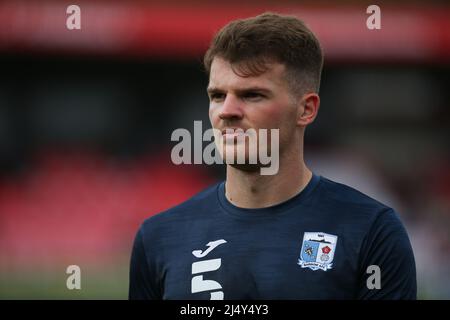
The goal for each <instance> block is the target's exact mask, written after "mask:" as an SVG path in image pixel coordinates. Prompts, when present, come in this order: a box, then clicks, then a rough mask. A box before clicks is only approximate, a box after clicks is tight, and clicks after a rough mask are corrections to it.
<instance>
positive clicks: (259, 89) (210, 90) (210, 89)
mask: <svg viewBox="0 0 450 320" xmlns="http://www.w3.org/2000/svg"><path fill="white" fill-rule="evenodd" d="M206 91H207V92H208V94H213V93H223V92H224V90H222V89H220V88H217V87H208V88H206ZM235 91H236V92H237V93H238V94H243V93H246V92H249V91H250V92H251V91H257V92H262V93H267V94H269V93H271V92H272V91H271V90H270V89H267V88H263V87H248V88H242V89H237V90H235Z"/></svg>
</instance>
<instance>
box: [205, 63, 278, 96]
mask: <svg viewBox="0 0 450 320" xmlns="http://www.w3.org/2000/svg"><path fill="white" fill-rule="evenodd" d="M267 66H268V68H267V70H266V71H265V72H264V73H262V74H259V75H256V76H245V77H244V76H242V75H239V74H236V73H235V71H234V70H233V68H232V65H231V63H230V62H229V61H226V60H224V59H222V58H219V57H215V58H214V60H213V62H212V64H211V72H210V76H209V87H214V88H221V89H230V90H231V89H242V88H245V87H254V86H258V87H265V88H267V89H278V88H280V87H284V86H286V80H285V66H284V65H283V64H281V63H278V62H272V63H270V64H268V65H267Z"/></svg>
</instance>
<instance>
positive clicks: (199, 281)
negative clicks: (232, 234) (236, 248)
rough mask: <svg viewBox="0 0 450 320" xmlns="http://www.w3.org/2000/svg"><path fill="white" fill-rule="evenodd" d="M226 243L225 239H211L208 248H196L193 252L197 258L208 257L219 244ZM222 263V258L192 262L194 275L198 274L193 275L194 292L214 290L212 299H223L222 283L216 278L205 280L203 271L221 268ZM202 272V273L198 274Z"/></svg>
mask: <svg viewBox="0 0 450 320" xmlns="http://www.w3.org/2000/svg"><path fill="white" fill-rule="evenodd" d="M224 243H226V241H225V240H224V239H220V240H216V241H211V242H209V243H208V244H207V245H206V246H207V247H208V248H207V249H206V250H204V251H202V250H194V251H192V254H193V255H194V257H196V258H204V257H206V256H207V255H208V254H209V253H210V252H211V251H212V250H214V249H215V248H216V247H217V246H219V245H221V244H224ZM221 264H222V259H221V258H218V259H209V260H202V261H196V262H194V263H192V275H196V276H194V277H192V282H191V292H192V293H198V292H203V291H212V292H211V300H223V291H221V290H220V289H222V285H221V284H220V283H219V282H217V281H214V280H204V279H203V273H205V272H210V271H215V270H218V269H219V268H220V266H221ZM199 273H201V274H200V275H197V274H199ZM214 290H220V291H214Z"/></svg>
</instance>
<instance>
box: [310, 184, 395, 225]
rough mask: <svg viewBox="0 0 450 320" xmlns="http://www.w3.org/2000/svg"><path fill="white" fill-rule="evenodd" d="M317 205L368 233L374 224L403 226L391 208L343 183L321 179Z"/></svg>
mask: <svg viewBox="0 0 450 320" xmlns="http://www.w3.org/2000/svg"><path fill="white" fill-rule="evenodd" d="M318 191H319V192H318V193H317V195H318V197H317V199H316V205H318V206H319V207H320V208H321V209H322V210H325V211H329V212H331V213H332V214H333V215H336V214H339V219H340V220H341V221H342V222H344V223H349V222H351V223H352V224H353V223H357V224H358V225H360V226H361V227H362V226H365V229H366V231H368V229H369V228H371V227H372V226H373V225H374V224H382V225H385V224H390V223H395V225H397V226H398V225H401V224H402V223H401V221H400V218H399V216H398V213H397V212H396V211H395V210H394V209H393V208H391V207H390V206H388V205H386V204H384V203H382V202H380V201H378V200H376V199H374V198H372V197H370V196H368V195H367V194H364V193H362V192H361V191H359V190H356V189H355V188H352V187H350V186H348V185H345V184H343V183H338V182H335V181H332V180H330V179H327V178H325V177H320V183H319V185H318Z"/></svg>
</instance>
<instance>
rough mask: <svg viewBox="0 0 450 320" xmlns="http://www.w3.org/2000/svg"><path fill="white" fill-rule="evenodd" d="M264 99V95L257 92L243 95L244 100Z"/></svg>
mask: <svg viewBox="0 0 450 320" xmlns="http://www.w3.org/2000/svg"><path fill="white" fill-rule="evenodd" d="M262 98H264V95H263V94H261V93H259V92H247V93H245V94H244V99H248V100H260V99H262Z"/></svg>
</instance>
